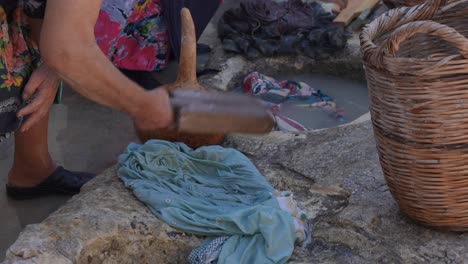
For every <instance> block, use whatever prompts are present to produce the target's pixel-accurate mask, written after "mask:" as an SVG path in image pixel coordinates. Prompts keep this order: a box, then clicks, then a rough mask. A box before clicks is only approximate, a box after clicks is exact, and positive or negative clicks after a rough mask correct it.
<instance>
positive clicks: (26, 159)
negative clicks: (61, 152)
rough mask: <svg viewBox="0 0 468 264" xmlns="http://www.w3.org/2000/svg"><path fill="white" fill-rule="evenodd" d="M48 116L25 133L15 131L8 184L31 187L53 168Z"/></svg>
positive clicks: (42, 179) (52, 170) (51, 171)
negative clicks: (12, 158) (12, 160)
mask: <svg viewBox="0 0 468 264" xmlns="http://www.w3.org/2000/svg"><path fill="white" fill-rule="evenodd" d="M48 121H49V116H48V115H47V116H46V117H44V118H43V119H42V120H41V121H40V122H39V123H37V124H36V125H34V126H33V127H32V128H31V129H30V130H28V131H27V132H25V133H21V132H19V131H18V132H16V133H15V155H14V162H13V167H12V168H11V170H10V174H9V178H8V180H9V184H10V185H12V186H17V187H33V186H36V185H38V184H40V183H41V182H43V181H44V180H45V179H46V178H47V177H48V176H50V175H51V174H52V173H53V172H54V170H55V164H54V162H53V161H52V159H51V157H50V154H49V147H48V142H47V129H48Z"/></svg>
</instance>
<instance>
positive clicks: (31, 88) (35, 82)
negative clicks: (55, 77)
mask: <svg viewBox="0 0 468 264" xmlns="http://www.w3.org/2000/svg"><path fill="white" fill-rule="evenodd" d="M47 75H48V73H47V69H46V68H45V67H39V68H38V69H37V70H35V71H34V72H33V73H32V75H31V77H30V78H29V81H28V82H27V83H26V86H25V87H24V90H23V95H22V96H23V100H25V101H26V100H29V99H30V98H31V96H32V95H33V94H34V93H35V92H36V90H37V88H38V87H39V85H41V84H42V83H43V82H44V80H45V79H46V78H47Z"/></svg>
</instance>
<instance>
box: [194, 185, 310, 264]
mask: <svg viewBox="0 0 468 264" xmlns="http://www.w3.org/2000/svg"><path fill="white" fill-rule="evenodd" d="M274 196H275V197H276V200H277V201H278V204H279V206H280V208H281V209H282V210H283V211H285V212H288V213H289V214H291V216H292V217H293V219H294V227H295V229H296V243H299V244H301V248H302V250H304V249H305V247H306V246H307V245H309V244H310V243H311V241H312V230H311V229H312V228H311V227H310V225H309V222H308V221H307V220H308V219H307V215H306V214H305V213H304V212H303V211H302V210H301V209H300V208H299V207H298V206H297V203H296V201H295V200H294V195H293V194H292V193H291V192H287V191H282V192H281V191H275V192H274ZM228 239H229V236H223V237H214V238H208V239H207V240H206V241H205V242H204V243H203V244H202V245H201V246H199V247H198V248H196V249H194V250H192V252H191V253H190V256H189V259H188V263H189V264H217V263H218V258H219V255H220V253H221V250H222V249H223V245H224V243H225V242H226V241H227V240H228Z"/></svg>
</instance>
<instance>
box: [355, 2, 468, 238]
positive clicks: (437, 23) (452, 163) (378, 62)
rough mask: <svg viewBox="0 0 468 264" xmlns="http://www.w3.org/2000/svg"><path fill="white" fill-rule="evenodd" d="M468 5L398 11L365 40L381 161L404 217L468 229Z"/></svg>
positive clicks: (435, 5)
mask: <svg viewBox="0 0 468 264" xmlns="http://www.w3.org/2000/svg"><path fill="white" fill-rule="evenodd" d="M467 37H468V0H461V1H443V0H432V1H428V2H426V3H424V4H421V5H419V6H415V7H402V8H398V9H392V10H390V11H389V12H388V13H386V14H384V15H382V16H381V17H379V18H378V19H376V20H375V21H374V22H372V23H371V24H369V25H368V26H367V27H366V28H365V29H364V31H363V32H362V34H361V52H362V56H363V60H364V64H365V69H366V76H367V80H368V85H369V95H370V96H369V97H370V110H371V115H372V123H373V127H374V133H375V137H376V142H377V146H378V150H379V156H380V162H381V165H382V168H383V171H384V175H385V179H386V181H387V183H388V185H389V188H390V191H391V193H392V195H393V196H394V198H395V199H396V200H397V202H398V204H399V205H400V208H401V210H402V212H403V213H405V214H406V215H408V216H409V217H411V218H412V219H414V220H416V221H418V222H420V223H423V224H425V225H429V226H432V227H437V228H441V229H447V230H452V231H467V230H468V40H467Z"/></svg>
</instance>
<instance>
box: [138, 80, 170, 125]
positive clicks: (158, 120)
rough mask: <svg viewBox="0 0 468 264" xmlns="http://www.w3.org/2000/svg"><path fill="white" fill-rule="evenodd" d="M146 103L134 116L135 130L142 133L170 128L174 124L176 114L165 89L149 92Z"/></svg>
mask: <svg viewBox="0 0 468 264" xmlns="http://www.w3.org/2000/svg"><path fill="white" fill-rule="evenodd" d="M147 95H148V96H147V99H148V100H146V102H145V103H143V104H142V105H141V106H139V107H138V109H137V111H136V112H135V114H133V115H132V117H133V121H134V123H135V128H136V129H137V130H138V131H141V132H146V131H148V132H151V131H154V130H156V129H164V128H169V127H171V126H172V124H173V120H174V113H173V111H172V107H171V103H170V100H169V93H168V92H167V90H166V89H164V88H156V89H154V90H152V91H148V92H147Z"/></svg>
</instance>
